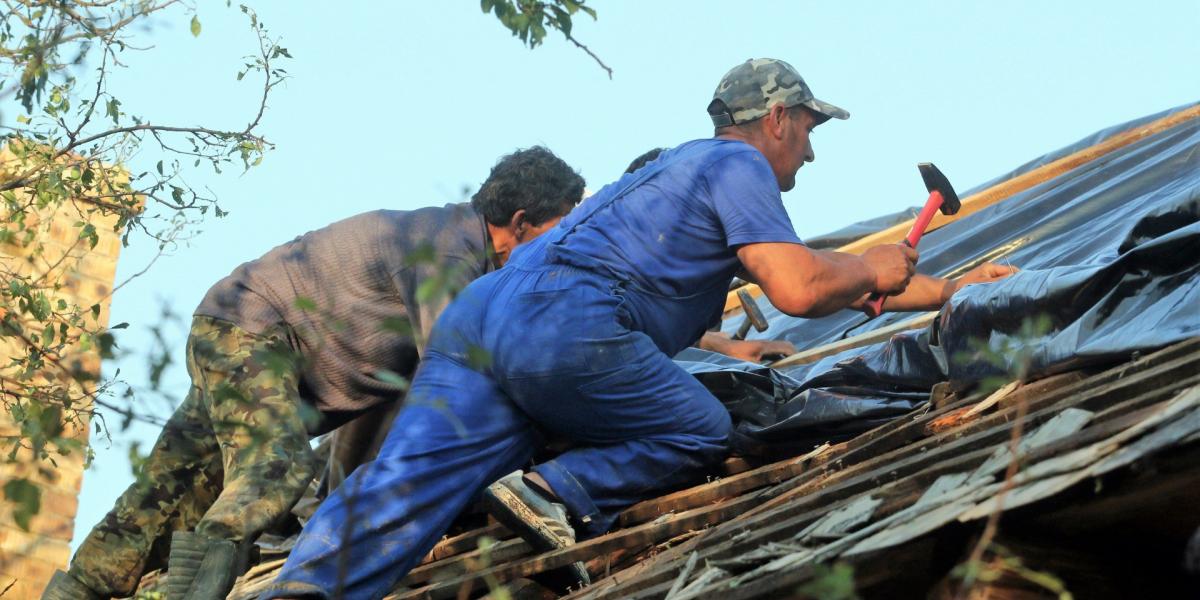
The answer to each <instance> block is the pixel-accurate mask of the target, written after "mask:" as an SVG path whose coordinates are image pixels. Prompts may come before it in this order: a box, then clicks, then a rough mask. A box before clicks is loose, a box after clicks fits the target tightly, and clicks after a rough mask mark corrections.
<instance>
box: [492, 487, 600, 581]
mask: <svg viewBox="0 0 1200 600" xmlns="http://www.w3.org/2000/svg"><path fill="white" fill-rule="evenodd" d="M522 475H523V474H522V472H521V471H514V472H512V473H509V474H508V475H505V476H504V477H501V478H500V480H499V481H497V482H496V483H493V484H492V485H489V486H488V488H487V490H485V491H484V492H483V500H484V503H485V504H487V507H488V512H490V513H491V515H492V516H493V517H495V518H496V520H497V521H500V522H501V523H503V524H504V526H505V527H508V528H509V529H510V530H512V532H513V533H515V534H517V535H519V536H521V538H522V539H524V540H525V541H526V542H529V545H530V546H533V549H534V550H536V551H538V552H549V551H551V550H559V549H562V548H566V547H567V546H570V545H572V544H574V543H575V529H574V528H572V527H571V524H570V520H569V517H568V514H567V507H565V506H563V505H562V504H559V503H558V502H551V501H550V500H547V499H546V498H545V497H544V496H542V494H540V493H538V492H537V491H535V490H534V489H533V488H531V487H530V486H529V484H527V483H525V479H524V478H523V477H522ZM565 568H566V569H568V570H569V571H570V576H571V578H573V579H574V580H575V582H574V583H575V584H578V585H587V584H589V583H591V578H590V577H589V576H588V572H587V569H586V568H585V567H584V566H583V563H582V562H576V563H572V564H570V565H569V566H567V567H565ZM568 585H572V584H570V583H568Z"/></svg>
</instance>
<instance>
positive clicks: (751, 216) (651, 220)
mask: <svg viewBox="0 0 1200 600" xmlns="http://www.w3.org/2000/svg"><path fill="white" fill-rule="evenodd" d="M548 235H550V236H551V239H549V240H547V241H548V242H549V245H548V246H547V248H546V252H547V254H546V256H547V259H548V260H550V261H552V262H561V263H565V264H571V265H575V266H579V267H583V268H587V269H591V270H595V271H598V272H601V273H605V274H608V275H610V276H612V277H613V278H614V279H617V280H618V281H622V282H625V292H624V293H625V295H626V298H627V300H626V306H627V308H628V309H629V311H630V315H631V317H632V319H633V321H634V327H635V328H636V329H638V330H640V331H643V332H645V333H646V334H648V335H649V336H650V337H651V339H653V340H654V342H655V344H657V345H658V347H659V348H660V349H661V350H662V351H663V352H666V353H667V354H671V355H674V354H675V353H677V352H679V351H680V350H683V349H684V348H686V347H687V346H688V345H690V344H692V343H693V342H695V341H696V340H697V339H699V338H700V336H701V335H702V334H703V333H704V330H705V328H706V327H707V325H708V324H709V322H710V321H711V320H712V319H713V317H714V315H720V313H721V310H722V309H723V307H724V304H725V297H726V294H727V293H728V286H729V279H730V278H731V277H733V275H734V274H735V273H736V272H737V271H738V269H739V268H740V267H741V263H740V261H739V260H738V258H737V247H738V246H741V245H744V244H752V243H760V242H790V243H795V244H799V243H802V242H801V241H800V238H799V237H797V236H796V233H795V231H794V230H793V229H792V223H791V220H790V219H789V218H788V215H787V211H786V210H784V208H783V201H782V199H781V198H780V196H779V185H778V183H776V181H775V175H774V173H773V172H772V171H771V166H770V165H769V164H768V163H767V159H766V157H764V156H763V155H762V153H760V152H759V151H758V150H756V149H755V148H754V147H753V146H750V145H749V144H746V143H743V142H737V141H729V140H718V139H704V140H696V141H692V142H688V143H686V144H683V145H681V146H678V147H676V148H673V149H670V150H667V151H665V152H663V153H662V154H661V155H660V156H659V157H658V159H657V160H655V161H653V162H651V163H649V164H648V165H646V166H645V167H643V168H642V169H640V170H638V171H636V172H634V173H631V174H627V175H625V176H624V177H622V178H621V179H619V180H617V181H616V182H615V183H612V184H610V185H608V186H605V187H604V188H603V189H601V190H600V191H599V192H597V193H596V194H595V195H594V196H592V197H590V198H588V199H587V200H585V201H584V202H583V203H582V204H581V205H580V206H579V207H578V208H576V209H575V210H574V211H572V212H571V214H569V215H567V217H566V218H564V219H563V220H562V222H561V223H560V225H559V227H558V229H557V230H556V231H554V232H552V233H550V234H548Z"/></svg>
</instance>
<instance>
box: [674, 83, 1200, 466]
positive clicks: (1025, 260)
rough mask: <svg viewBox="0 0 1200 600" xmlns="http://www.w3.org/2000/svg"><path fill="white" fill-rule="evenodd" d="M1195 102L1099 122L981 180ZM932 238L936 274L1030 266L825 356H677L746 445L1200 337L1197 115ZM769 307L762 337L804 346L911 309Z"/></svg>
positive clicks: (798, 437)
mask: <svg viewBox="0 0 1200 600" xmlns="http://www.w3.org/2000/svg"><path fill="white" fill-rule="evenodd" d="M1185 108H1188V107H1181V108H1177V109H1174V110H1171V111H1166V112H1164V113H1160V114H1157V115H1151V116H1149V117H1146V118H1144V119H1139V120H1137V121H1134V122H1130V123H1126V124H1122V125H1119V126H1116V127H1113V128H1110V129H1108V130H1105V131H1103V132H1100V133H1098V134H1095V135H1093V136H1089V137H1088V138H1086V139H1084V140H1081V141H1080V142H1078V143H1076V144H1073V145H1072V146H1069V147H1067V148H1063V149H1061V150H1059V151H1057V152H1054V153H1052V154H1049V155H1046V156H1044V157H1040V158H1038V159H1036V160H1034V161H1031V162H1029V163H1027V164H1026V165H1023V166H1022V167H1020V168H1019V169H1017V170H1015V171H1013V172H1011V173H1008V174H1006V175H1004V176H1003V177H1001V178H998V179H997V180H993V181H991V182H988V183H986V184H984V185H982V186H979V187H978V188H976V189H983V188H986V187H990V186H992V185H994V184H996V183H999V182H1001V181H1003V180H1005V179H1008V178H1011V177H1015V176H1017V175H1020V174H1021V173H1024V172H1026V171H1028V170H1030V169H1033V168H1036V167H1038V166H1040V165H1042V164H1045V163H1047V162H1050V161H1053V160H1055V159H1057V158H1059V157H1061V156H1064V155H1067V154H1069V153H1072V152H1075V151H1077V150H1079V149H1082V148H1085V147H1088V146H1091V145H1094V144H1096V143H1098V142H1101V141H1103V140H1104V139H1106V138H1108V137H1109V136H1111V135H1114V134H1116V133H1120V132H1123V131H1126V130H1128V129H1130V128H1132V127H1135V126H1137V125H1140V124H1142V123H1144V122H1148V121H1152V120H1155V119H1158V118H1161V117H1163V116H1166V115H1168V114H1171V113H1173V112H1175V111H1178V110H1183V109H1185ZM974 191H975V190H971V191H968V192H966V193H962V194H960V195H961V196H962V197H967V196H969V195H971V193H973V192H974ZM890 220H894V216H889V217H884V218H881V219H878V220H876V221H877V222H878V223H877V224H879V225H881V226H883V225H885V224H886V223H888V222H889V221H890ZM848 229H853V228H848ZM868 229H869V228H867V227H862V228H859V229H858V231H860V232H862V233H864V234H865V233H869V230H868ZM843 231H845V230H843ZM920 249H921V263H920V267H919V269H920V271H921V272H924V273H930V274H936V275H943V276H949V275H955V274H957V273H960V272H962V271H963V270H965V269H966V268H967V267H969V266H971V265H974V264H977V263H978V262H979V261H980V260H983V259H990V260H998V259H999V260H1001V261H1008V262H1011V263H1012V264H1014V265H1017V266H1020V267H1021V268H1022V269H1023V270H1022V272H1021V273H1019V274H1017V275H1016V276H1013V277H1011V278H1009V279H1007V280H1004V281H1001V282H998V283H995V284H991V285H981V286H970V287H968V288H966V289H964V290H963V291H962V292H960V293H959V294H957V295H955V297H954V298H953V299H952V301H951V302H950V303H948V305H947V306H946V307H944V308H943V311H942V313H941V315H940V316H939V318H938V320H937V321H936V322H935V323H934V325H932V326H930V327H929V328H927V329H924V330H920V331H914V332H908V333H904V334H899V335H897V336H894V337H893V338H892V339H891V340H890V341H888V342H885V343H881V344H876V345H874V346H868V347H864V348H858V349H854V350H850V351H847V352H844V353H842V354H839V355H836V356H832V357H828V358H826V359H823V360H821V361H819V362H817V363H814V364H810V365H801V366H797V367H794V368H789V369H783V370H781V371H772V370H771V369H767V368H766V367H763V366H761V365H753V364H748V363H741V362H739V361H733V360H730V359H727V358H725V357H721V356H717V355H713V354H712V353H708V352H704V351H700V350H688V351H685V352H684V353H682V354H680V355H679V356H678V357H676V360H677V361H678V362H679V363H680V364H681V365H682V366H684V367H685V368H686V369H688V370H689V371H690V372H692V373H695V374H696V375H697V376H698V377H699V378H700V379H701V380H702V381H704V382H705V384H706V385H707V386H709V388H710V389H712V390H713V391H714V393H716V394H717V395H718V397H720V398H721V399H722V400H723V401H725V402H726V404H727V405H728V406H729V408H730V411H731V412H732V414H733V415H734V417H735V420H736V422H737V435H738V446H739V449H740V450H741V451H742V452H743V453H755V452H759V451H762V450H763V447H764V446H776V445H786V446H793V445H794V446H797V447H803V446H806V445H812V444H816V443H821V442H824V441H837V440H840V439H845V438H848V437H851V436H853V435H856V434H858V433H860V432H862V431H865V430H867V429H869V428H872V427H874V426H876V425H878V424H880V423H883V422H886V421H888V420H890V419H892V418H894V417H896V416H898V415H901V414H904V413H906V412H908V411H910V410H912V409H913V408H915V407H917V406H919V405H920V404H921V403H923V402H925V401H926V399H927V397H928V394H929V390H930V388H931V386H932V385H933V384H934V383H936V382H938V381H944V380H950V381H951V382H952V383H954V384H955V385H958V386H960V387H962V386H965V385H967V384H969V383H971V382H974V381H978V380H980V379H981V378H984V377H988V376H994V375H1000V376H1007V377H1009V378H1012V377H1013V376H1014V374H1017V373H1020V372H1023V371H1026V370H1028V371H1031V372H1033V373H1035V374H1036V373H1049V372H1053V371H1058V370H1063V369H1067V368H1073V367H1075V366H1078V365H1081V364H1084V363H1096V362H1106V361H1113V360H1118V359H1124V358H1127V357H1128V356H1129V355H1130V354H1131V353H1133V352H1136V351H1142V350H1149V349H1153V348H1158V347H1161V346H1163V345H1166V344H1169V343H1172V342H1174V341H1178V340H1182V339H1185V338H1189V337H1194V336H1197V335H1200V122H1198V120H1195V119H1193V120H1191V121H1188V122H1185V123H1183V124H1181V125H1178V126H1176V127H1174V128H1171V129H1169V130H1166V131H1163V132H1161V133H1158V134H1156V135H1153V136H1150V137H1148V138H1146V139H1144V140H1141V141H1139V142H1137V143H1135V144H1132V145H1130V146H1127V147H1125V148H1123V149H1121V150H1118V151H1115V152H1112V153H1110V154H1108V155H1105V156H1103V157H1101V158H1098V159H1096V160H1093V161H1091V162H1089V163H1087V164H1085V165H1082V166H1080V167H1078V168H1076V169H1074V170H1072V171H1070V172H1068V173H1065V174H1063V175H1061V176H1059V177H1057V178H1055V179H1053V180H1050V181H1047V182H1045V183H1043V184H1041V185H1038V186H1035V187H1033V188H1031V189H1028V190H1026V191H1024V192H1022V193H1020V194H1016V195H1014V196H1012V197H1010V198H1009V199H1007V200H1005V201H1003V202H1000V203H998V204H995V205H993V206H991V207H989V208H986V209H984V210H981V211H980V212H978V213H975V214H972V215H970V216H968V217H965V218H963V219H960V220H958V221H956V222H954V223H951V224H949V225H947V226H945V227H943V228H941V229H938V230H936V231H933V232H930V233H929V234H927V235H926V236H925V237H924V238H922V240H921V248H920ZM1001 256H1003V258H999V257H1001ZM761 305H762V307H763V309H764V312H765V313H766V314H767V317H768V320H770V322H771V327H770V329H768V330H767V331H766V332H765V333H763V334H759V335H758V336H755V335H752V336H751V338H754V337H764V338H772V339H786V340H789V341H791V342H793V343H794V344H796V345H797V346H798V347H800V348H812V347H816V346H820V345H822V344H826V343H829V342H833V341H836V340H838V339H841V338H844V337H848V336H851V335H857V334H859V333H863V332H865V331H870V330H872V329H875V328H879V327H884V326H887V325H889V324H892V323H895V322H898V321H900V320H904V319H906V318H908V317H909V316H910V315H907V314H890V315H884V316H883V317H880V318H878V319H874V320H868V319H866V317H865V316H863V315H862V314H861V313H857V312H852V311H842V312H840V313H837V314H834V315H831V316H829V317H825V318H822V319H797V318H793V317H789V316H787V315H783V314H782V313H779V312H778V311H776V310H774V308H772V307H770V305H769V303H767V302H765V301H762V302H761ZM741 319H742V317H740V316H738V317H734V318H731V319H729V320H727V322H726V323H725V324H724V325H723V329H724V330H725V331H732V330H733V329H736V327H737V325H738V324H740V322H741Z"/></svg>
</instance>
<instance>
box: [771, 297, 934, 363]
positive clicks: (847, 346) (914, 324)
mask: <svg viewBox="0 0 1200 600" xmlns="http://www.w3.org/2000/svg"><path fill="white" fill-rule="evenodd" d="M937 316H938V313H937V312H936V311H934V312H926V313H921V314H919V315H917V316H915V317H913V318H911V319H906V320H904V321H900V322H899V323H893V324H892V325H888V326H887V327H880V328H879V329H875V330H872V331H868V332H866V333H860V334H858V335H855V336H852V337H848V338H846V339H844V340H838V341H836V342H833V343H830V344H825V345H823V346H818V347H816V348H812V349H809V350H804V351H803V352H797V353H796V354H793V355H791V356H788V357H785V358H781V359H779V360H777V361H775V362H773V363H771V364H769V365H767V366H768V367H771V368H772V369H780V368H783V367H794V366H796V365H807V364H809V363H814V362H817V361H818V360H821V359H822V358H825V357H827V356H833V355H834V354H837V353H839V352H845V351H846V350H852V349H854V348H859V347H862V346H870V345H871V344H876V343H879V342H886V341H887V340H890V339H892V336H894V335H896V334H897V333H902V332H905V331H910V330H913V329H921V328H922V327H927V326H928V325H929V324H930V323H932V322H933V321H934V319H936V318H937Z"/></svg>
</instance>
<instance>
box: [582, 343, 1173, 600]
mask: <svg viewBox="0 0 1200 600" xmlns="http://www.w3.org/2000/svg"><path fill="white" fill-rule="evenodd" d="M1172 364H1173V365H1174V366H1179V361H1173V363H1172ZM1194 366H1195V364H1194V362H1193V363H1185V364H1184V367H1183V368H1185V369H1187V368H1191V367H1194ZM1185 372H1186V371H1185ZM1191 372H1194V371H1191ZM1170 374H1171V373H1168V374H1167V375H1170ZM1147 381H1151V379H1150V378H1142V381H1139V382H1136V383H1146V382H1147ZM1158 381H1161V380H1158ZM1175 381H1176V383H1175V385H1170V384H1167V386H1166V387H1156V386H1153V385H1151V386H1148V387H1149V389H1151V390H1152V391H1151V392H1149V393H1146V394H1135V398H1134V399H1135V400H1136V401H1137V402H1153V401H1155V400H1161V399H1163V398H1165V397H1169V396H1170V395H1171V394H1173V393H1174V391H1175V390H1177V389H1183V388H1184V387H1186V386H1187V385H1188V384H1187V383H1186V382H1185V383H1183V384H1181V383H1179V381H1178V379H1176V380H1175ZM1120 383H1122V380H1118V381H1117V382H1115V384H1120ZM1115 384H1114V385H1112V386H1109V387H1110V388H1113V389H1116V388H1117V387H1118V386H1117V385H1115ZM1113 389H1108V390H1096V391H1097V394H1095V395H1099V396H1104V395H1107V397H1108V399H1109V400H1110V401H1112V402H1120V401H1122V398H1121V397H1120V396H1114V395H1113V394H1112V391H1113ZM1120 389H1124V390H1126V391H1133V392H1136V391H1138V390H1141V389H1143V388H1141V387H1130V386H1121V388H1120ZM1091 396H1092V395H1089V396H1088V397H1085V398H1082V399H1076V400H1075V401H1073V402H1068V404H1076V405H1078V404H1083V403H1086V402H1087V401H1088V400H1089V399H1090V398H1091ZM1126 397H1127V396H1126ZM1091 404H1092V405H1093V407H1095V404H1096V403H1095V402H1092V403H1091ZM1062 408H1063V407H1062V406H1048V407H1045V408H1043V410H1042V411H1041V413H1040V414H1032V415H1030V417H1031V419H1030V422H1031V423H1033V424H1034V425H1036V424H1037V423H1038V422H1041V421H1045V420H1047V419H1048V418H1050V417H1051V416H1053V414H1057V412H1059V411H1060V410H1061V409H1062ZM994 425H996V427H994V428H993V429H991V430H985V431H982V432H979V433H977V434H975V435H973V436H970V437H967V438H960V439H958V440H956V441H955V442H953V443H951V444H949V445H947V446H944V447H942V448H936V449H933V450H929V449H928V448H927V447H926V448H918V450H920V451H919V452H917V453H916V455H915V456H909V457H908V458H906V459H903V460H899V461H898V462H897V461H896V460H895V459H898V458H899V456H893V455H887V456H885V457H881V458H880V459H878V460H874V461H871V462H872V463H874V464H872V465H869V466H870V467H872V468H870V469H867V468H865V466H864V465H859V466H858V467H859V468H851V469H848V470H847V471H844V472H841V473H835V474H833V475H831V476H830V477H828V478H826V479H824V480H821V481H811V482H810V484H809V485H806V486H802V487H800V488H798V489H794V490H792V492H793V493H794V494H795V495H794V496H792V497H791V498H790V501H791V502H790V504H787V505H783V506H777V507H776V508H775V509H774V510H769V511H768V510H764V507H765V506H766V505H765V504H764V505H760V506H759V507H758V508H757V509H754V510H752V511H749V512H747V513H745V514H743V515H741V516H739V517H737V518H736V519H734V520H733V521H730V522H727V523H723V524H721V525H719V526H718V527H715V528H713V529H712V530H710V531H708V532H706V533H705V535H704V536H702V537H701V538H699V539H698V540H697V544H695V545H693V546H692V548H691V549H692V550H695V549H697V548H701V549H705V550H706V551H705V552H704V554H703V555H702V557H710V556H718V555H715V554H711V553H709V552H708V551H707V547H709V546H711V545H714V544H715V545H717V546H721V545H722V544H728V543H733V540H735V539H736V540H737V541H738V543H739V544H742V543H745V542H750V541H757V543H761V542H763V541H764V537H763V536H764V535H767V536H768V539H769V536H770V535H771V532H778V531H781V530H786V529H788V528H793V529H794V528H795V527H799V526H801V525H803V523H799V524H798V523H796V522H795V521H794V519H796V518H797V517H796V513H797V512H798V511H801V512H802V511H804V510H805V509H807V508H810V507H811V508H812V515H811V516H812V517H813V518H816V517H818V516H820V515H823V514H825V513H827V512H828V510H830V508H831V507H830V504H829V503H830V501H831V500H833V499H834V498H835V497H845V496H846V495H847V494H850V495H853V494H857V493H861V492H863V491H867V490H870V489H874V488H877V487H881V486H885V485H887V484H888V483H889V481H892V480H895V479H897V478H910V477H915V476H916V475H922V478H923V479H928V483H931V482H932V478H936V476H937V475H940V474H941V473H943V472H950V471H954V470H956V469H959V470H961V469H963V468H966V467H969V466H970V464H971V463H972V461H980V462H981V461H982V460H984V459H986V458H987V456H990V454H991V452H992V451H993V450H994V448H995V447H996V446H995V445H996V444H999V443H1003V441H1004V440H1006V439H1007V438H1008V436H1009V433H1008V431H1009V429H1010V428H1011V423H1010V422H1008V421H1003V420H999V421H996V422H995V423H994ZM1030 426H1032V425H1030ZM1085 431H1086V430H1085ZM1087 437H1088V436H1083V437H1080V438H1079V440H1078V441H1079V442H1087V441H1088V440H1087ZM976 446H982V447H979V448H978V449H976V450H970V449H971V448H972V447H976ZM1072 446H1074V444H1072ZM1060 450H1063V449H1060ZM964 453H965V454H964ZM944 459H948V460H944ZM889 464H890V466H889ZM884 467H886V468H884ZM914 470H915V471H916V473H913V471H914ZM854 471H859V472H858V473H854ZM852 475H853V477H852V478H850V479H847V478H848V477H850V476H852ZM777 499H778V498H777ZM801 521H803V519H801ZM781 528H782V529H781ZM746 534H750V535H746ZM781 535H782V534H781ZM739 547H741V546H739ZM671 576H672V564H671V563H670V562H667V563H666V564H659V565H658V566H656V567H655V568H652V569H643V574H642V575H641V576H640V577H639V579H640V580H644V581H638V582H630V581H628V580H626V583H625V584H624V585H617V586H613V588H614V591H613V592H602V593H599V594H596V595H594V596H590V595H589V596H586V597H623V596H622V594H628V593H629V592H631V591H634V590H635V588H639V589H640V588H641V587H643V586H645V585H653V584H657V583H661V581H663V580H666V579H670V578H671ZM598 591H599V590H598ZM618 592H619V593H618ZM612 594H616V595H612Z"/></svg>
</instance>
